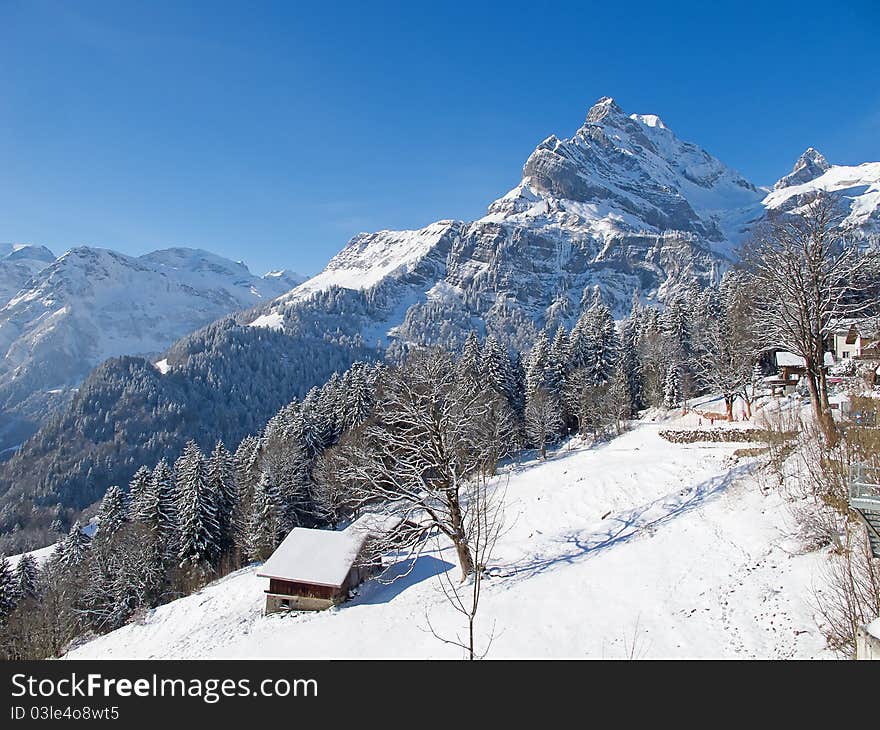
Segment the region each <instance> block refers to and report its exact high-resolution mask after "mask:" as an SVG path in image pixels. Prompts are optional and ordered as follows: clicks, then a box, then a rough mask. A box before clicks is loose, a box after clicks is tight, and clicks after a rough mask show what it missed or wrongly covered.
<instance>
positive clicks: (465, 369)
mask: <svg viewBox="0 0 880 730" xmlns="http://www.w3.org/2000/svg"><path fill="white" fill-rule="evenodd" d="M482 360H483V354H482V352H481V350H480V341H479V340H478V339H477V333H476V332H474V331H473V330H471V331H470V332H469V333H468V336H467V339H466V340H465V341H464V347H463V348H462V351H461V356H460V357H459V358H458V362H457V363H456V368H457V370H458V374H459V377H461V378H464V379H465V380H466V381H467V382H469V383H471V384H472V385H474V386H481V385H482V383H483V362H482Z"/></svg>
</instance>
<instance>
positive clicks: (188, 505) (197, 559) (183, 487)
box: [176, 441, 221, 570]
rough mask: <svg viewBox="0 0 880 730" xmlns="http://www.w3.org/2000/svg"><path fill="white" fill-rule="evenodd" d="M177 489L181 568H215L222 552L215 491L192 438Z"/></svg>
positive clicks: (178, 473)
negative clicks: (209, 482)
mask: <svg viewBox="0 0 880 730" xmlns="http://www.w3.org/2000/svg"><path fill="white" fill-rule="evenodd" d="M178 464H179V467H178V468H177V469H176V471H177V492H178V499H179V503H178V519H179V530H180V532H179V542H178V548H177V557H178V560H179V561H180V567H181V568H187V567H190V568H198V569H202V570H206V569H209V568H213V567H214V565H215V563H216V560H217V558H218V557H219V555H220V543H221V539H220V524H219V523H218V521H217V502H216V495H215V494H214V491H213V490H212V489H211V487H210V486H209V485H208V476H207V469H206V465H205V457H204V455H203V454H202V452H201V450H200V449H199V447H198V446H197V445H196V443H195V441H190V442H189V443H188V444H187V445H186V448H185V449H184V452H183V456H181V458H180V459H179V460H178Z"/></svg>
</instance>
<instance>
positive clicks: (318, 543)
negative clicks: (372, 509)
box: [257, 527, 367, 587]
mask: <svg viewBox="0 0 880 730" xmlns="http://www.w3.org/2000/svg"><path fill="white" fill-rule="evenodd" d="M366 539H367V533H360V532H350V531H348V530H342V531H341V532H337V531H336V530H312V529H310V528H308V527H294V528H293V529H292V530H291V531H290V534H288V536H287V537H285V538H284V540H283V541H282V542H281V544H280V545H279V546H278V547H277V548H276V549H275V552H274V553H272V555H270V556H269V559H268V560H267V561H266V562H265V563H263V565H262V567H261V568H260V569H259V570H258V571H257V575H258V576H260V577H262V578H278V579H280V580H289V581H294V582H297V583H310V584H312V585H319V586H332V587H339V586H341V585H342V584H343V583H345V578H346V576H347V575H348V572H349V571H350V570H351V566H352V565H354V561H355V560H356V559H357V556H358V553H359V552H360V550H361V548H362V547H363V544H364V541H365V540H366Z"/></svg>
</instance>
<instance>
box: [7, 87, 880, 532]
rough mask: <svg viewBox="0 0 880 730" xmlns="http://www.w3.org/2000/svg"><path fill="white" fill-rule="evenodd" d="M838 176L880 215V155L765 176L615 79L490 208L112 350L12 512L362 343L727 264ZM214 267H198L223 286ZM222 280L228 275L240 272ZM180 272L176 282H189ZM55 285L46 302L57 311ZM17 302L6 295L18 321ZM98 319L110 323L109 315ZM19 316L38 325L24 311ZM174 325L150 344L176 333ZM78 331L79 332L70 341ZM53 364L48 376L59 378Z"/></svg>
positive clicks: (434, 332)
mask: <svg viewBox="0 0 880 730" xmlns="http://www.w3.org/2000/svg"><path fill="white" fill-rule="evenodd" d="M820 189H823V190H833V191H836V192H837V193H838V194H840V195H841V197H842V199H843V201H844V203H845V204H846V205H847V206H848V217H847V220H846V225H847V226H849V227H850V229H851V230H852V231H853V232H855V233H857V234H860V235H865V236H875V235H877V234H878V233H880V163H876V162H874V163H865V164H863V165H858V166H853V167H845V166H834V165H830V164H829V163H828V162H827V161H826V160H825V158H824V157H822V155H821V154H819V153H818V152H816V151H815V150H813V149H809V150H807V151H806V152H805V153H804V155H803V156H802V157H801V158H800V159H799V160H798V161H797V163H796V164H795V166H794V168H793V170H792V171H791V173H789V174H788V175H786V176H785V177H783V178H781V179H780V180H779V182H778V183H777V184H776V185H775V186H774V187H773V189H769V188H759V187H758V186H756V185H755V184H753V183H751V182H749V181H748V180H746V179H745V178H743V176H742V175H740V174H739V173H737V172H735V171H734V170H732V169H730V168H729V167H727V166H725V165H724V164H723V163H722V162H720V161H719V160H717V159H716V158H714V157H712V155H710V154H709V153H708V152H706V151H705V150H703V149H701V148H700V147H699V146H697V145H695V144H693V143H690V142H685V141H683V140H680V139H679V138H678V137H676V135H675V134H674V133H673V132H672V131H671V130H670V129H669V128H668V127H667V126H666V125H665V124H664V123H663V121H662V120H661V119H660V118H659V117H657V116H655V115H650V114H627V113H625V112H624V111H623V110H622V109H621V108H620V107H619V106H618V105H617V104H616V103H615V102H614V100H613V99H610V98H607V97H605V98H602V99H600V100H599V101H598V102H597V103H596V104H595V105H594V106H593V107H592V108H591V109H590V110H589V112H588V113H587V116H586V120H585V121H584V123H583V125H582V126H581V127H580V128H579V129H578V130H577V132H576V133H575V134H574V135H573V136H572V137H570V138H568V139H560V138H557V137H556V136H550V137H548V138H547V139H545V140H544V141H543V142H541V143H540V144H539V145H538V146H537V147H536V149H535V150H534V152H533V153H532V154H531V155H530V156H529V158H528V160H527V161H526V163H525V166H524V167H523V174H522V178H521V180H520V181H519V183H518V184H517V185H516V186H515V187H514V188H513V189H512V190H510V191H509V192H508V193H507V194H505V195H503V196H502V197H501V198H499V199H498V200H496V201H494V202H493V203H491V204H490V205H489V207H488V210H487V213H486V215H485V216H483V217H482V218H480V219H478V220H475V221H470V222H461V221H452V220H445V221H439V222H437V223H433V224H431V225H429V226H426V227H425V228H422V229H420V230H415V231H379V232H377V233H370V234H366V233H363V234H359V235H357V236H355V237H354V238H353V239H352V240H351V241H350V242H349V243H348V244H347V245H346V246H345V247H344V248H343V249H342V250H341V251H340V252H339V253H338V254H337V255H336V256H334V257H333V258H332V259H331V261H330V262H329V263H328V265H327V267H326V268H325V269H324V270H323V271H322V272H321V273H319V274H318V275H317V276H315V277H313V278H311V279H309V280H308V281H305V282H304V283H302V284H299V285H298V286H296V287H293V288H291V289H290V291H287V292H286V293H284V294H282V295H281V296H280V297H278V298H277V299H275V300H273V301H271V302H265V303H262V304H260V303H256V300H254V301H251V302H247V303H245V304H244V305H243V306H247V305H248V304H251V305H254V308H253V309H251V310H250V311H246V312H242V313H238V314H235V315H234V316H232V317H227V318H225V319H223V320H221V321H218V322H215V323H213V324H211V325H209V326H207V327H205V328H203V329H201V330H197V331H195V332H193V333H192V334H188V335H186V336H185V337H183V338H182V339H180V340H179V341H177V342H176V343H174V344H173V345H172V346H171V347H169V348H168V349H167V350H166V351H165V352H164V353H163V354H162V356H161V359H158V360H157V359H156V358H151V359H149V360H147V359H140V358H126V359H124V360H110V361H108V362H106V363H104V364H103V365H102V366H101V367H99V368H98V369H97V370H95V371H93V372H92V373H91V374H90V375H89V376H88V377H87V378H86V380H85V383H84V384H83V386H82V388H81V390H80V392H79V393H78V394H77V395H76V396H75V397H73V398H72V400H71V402H70V404H69V405H68V406H67V407H66V408H65V409H64V410H63V411H61V412H59V415H58V416H57V417H55V418H53V419H52V420H51V421H50V422H49V423H47V424H46V425H45V426H44V427H43V428H42V429H41V430H40V431H39V432H38V433H37V434H36V435H35V436H34V437H33V438H32V439H30V440H29V441H28V442H27V443H25V444H24V446H23V447H22V448H21V450H20V451H19V452H18V453H17V454H16V455H15V456H14V457H13V458H12V459H11V460H10V461H9V462H8V463H7V464H6V465H5V466H4V467H3V469H2V470H0V491H6V496H4V497H2V498H0V530H3V529H6V530H9V529H11V526H12V525H13V524H15V522H16V521H17V522H18V523H21V522H22V520H24V521H25V522H27V521H28V520H29V519H35V518H29V517H27V516H26V515H24V512H23V511H22V510H19V509H16V510H14V512H13V511H12V510H11V508H9V507H8V505H10V504H12V503H13V502H14V501H15V500H19V502H21V500H27V499H31V498H33V495H39V499H38V501H39V503H40V504H42V505H54V504H55V503H60V504H61V505H62V506H63V507H64V508H65V509H67V510H75V509H78V508H80V507H83V506H85V505H86V504H89V503H90V502H91V501H93V500H94V499H96V498H97V497H98V496H100V494H101V493H102V492H103V490H104V489H105V488H106V487H107V486H109V484H111V483H117V482H123V481H125V480H127V479H128V477H130V475H131V473H132V472H133V471H134V469H135V468H137V466H139V465H140V464H145V463H149V464H152V463H153V462H155V460H156V459H157V458H159V457H160V456H169V457H171V458H173V457H174V456H175V455H176V453H175V452H176V450H179V449H180V448H181V447H182V445H183V443H184V442H185V441H186V439H188V438H196V439H197V440H198V441H199V442H200V444H201V445H202V446H203V447H205V448H209V447H210V446H211V445H212V443H211V442H212V441H213V440H215V439H216V438H218V437H222V438H223V439H225V440H226V441H227V443H228V444H229V445H233V446H234V444H235V443H237V441H238V440H239V439H241V438H242V437H243V436H244V435H246V434H247V433H250V432H252V431H254V430H257V429H259V428H260V427H261V425H262V424H263V423H264V422H265V420H266V419H267V418H268V417H270V416H271V415H273V414H274V413H275V411H277V409H278V408H280V407H281V406H282V405H285V404H286V403H287V402H289V401H290V400H291V399H292V398H293V397H301V396H302V395H303V394H304V393H305V392H306V391H308V389H309V388H311V387H312V386H313V385H315V384H317V383H320V382H322V381H323V380H324V379H326V378H327V377H328V376H329V375H330V374H331V373H332V372H333V371H334V370H339V369H342V368H345V367H347V366H348V365H349V364H350V363H351V362H352V361H353V360H355V359H365V358H366V359H369V358H381V357H383V356H385V355H386V354H387V353H389V352H392V353H393V352H395V351H400V350H402V349H405V348H407V347H409V346H411V345H426V344H442V345H447V346H454V345H457V344H458V343H460V342H461V341H462V340H463V338H464V337H465V336H466V334H467V332H468V331H470V330H476V331H477V332H479V333H480V334H481V335H485V334H488V333H493V334H495V335H496V336H497V337H498V338H499V339H500V340H501V341H502V342H505V343H506V344H508V345H509V346H511V347H516V348H519V349H527V348H528V347H529V345H530V343H531V342H532V341H533V339H534V338H535V336H536V335H537V333H538V332H539V331H541V330H542V329H546V328H554V327H555V326H556V325H557V324H558V323H565V324H569V325H570V324H571V323H572V321H573V320H574V318H576V316H577V315H578V313H579V310H580V308H581V305H582V302H584V301H585V299H586V300H588V301H589V300H591V299H592V297H593V296H594V293H595V292H596V291H598V292H599V293H600V294H601V296H602V297H603V298H604V299H605V301H606V302H607V303H608V304H609V305H610V306H611V307H612V309H613V310H614V311H615V313H616V314H617V315H618V316H623V315H624V314H626V313H627V312H628V310H629V307H630V303H631V301H632V298H633V295H634V294H637V295H638V296H639V297H640V298H641V299H642V300H643V301H654V302H661V303H662V302H665V301H668V300H669V299H670V298H671V297H674V296H675V295H676V294H677V293H678V292H680V291H682V290H683V289H684V288H686V287H691V286H695V285H696V286H703V285H706V284H707V283H710V282H712V281H714V280H717V278H718V277H720V275H721V274H722V273H723V271H724V269H725V268H727V267H728V266H729V265H730V264H731V263H732V261H733V260H734V259H735V255H736V254H735V252H736V248H737V246H738V245H739V244H741V243H742V242H743V241H744V240H745V238H746V237H747V236H748V235H749V232H750V231H751V230H752V228H753V227H754V226H755V225H756V224H757V223H758V222H760V221H762V220H764V219H765V217H766V215H767V213H768V211H790V210H795V209H797V208H798V207H799V206H800V205H803V203H804V202H805V201H806V200H807V199H808V197H809V195H810V194H811V193H814V192H815V191H816V190H820ZM90 255H91V254H90ZM86 258H89V257H86ZM166 258H167V252H166V253H164V254H162V255H159V259H160V261H152V260H149V257H142V259H134V260H132V261H133V262H134V263H133V264H132V265H133V266H136V267H140V268H143V269H146V270H147V272H145V274H144V275H145V276H147V277H148V278H149V280H150V281H153V279H152V278H150V277H153V276H154V273H155V272H153V267H160V268H161V270H162V271H165V269H164V268H162V267H163V266H165V265H166V264H167V261H166V260H165V259H166ZM143 259H146V260H143ZM98 261H100V262H101V263H98ZM84 265H86V264H84ZM89 265H91V264H89ZM167 265H170V266H171V267H172V268H174V265H173V264H167ZM94 266H95V267H97V268H98V269H99V270H101V271H104V272H106V276H107V277H108V278H110V279H116V278H118V277H122V276H125V275H128V272H129V267H128V266H122V265H121V264H120V266H121V269H120V270H118V271H117V269H116V268H115V267H116V266H117V264H116V263H111V262H110V261H104V259H103V258H102V257H98V258H97V259H95V263H94ZM183 268H184V269H186V267H183ZM221 268H222V267H221ZM224 271H225V270H224ZM123 272H126V273H123ZM190 275H191V272H188V273H187V276H190ZM233 278H235V277H234V276H233ZM209 279H210V277H209V278H208V279H205V280H200V281H202V282H203V283H204V284H205V285H206V286H208V287H214V286H216V282H213V283H211V282H209ZM222 280H223V281H224V282H225V281H226V278H223V279H222ZM75 281H76V282H78V283H77V284H76V286H83V284H82V280H81V279H76V278H75ZM151 286H152V285H151ZM181 286H182V287H184V285H181ZM185 286H193V284H192V282H191V281H187V283H186V285H185ZM249 286H250V285H247V286H245V288H249ZM33 289H34V287H33V286H31V288H30V289H29V291H31V290H33ZM156 289H157V290H158V285H156ZM220 289H221V290H222V292H226V293H229V290H228V288H226V284H224V285H223V286H222V287H220ZM125 290H126V287H125V286H122V287H120V296H121V300H116V301H120V302H122V303H121V304H119V305H118V307H114V306H113V305H111V306H110V308H109V309H110V310H114V309H115V310H118V311H114V312H112V313H109V314H105V315H103V316H98V315H95V316H93V317H91V318H87V319H88V321H89V322H90V326H89V330H90V331H91V332H93V333H94V332H96V331H97V332H100V333H101V334H100V336H96V337H97V340H96V343H95V344H94V345H93V346H90V348H89V353H91V354H92V355H93V356H94V357H95V358H99V357H100V356H101V355H102V354H103V355H107V354H113V353H111V352H109V349H108V347H109V345H107V343H109V342H127V341H126V337H127V336H128V335H127V334H126V333H130V332H131V331H132V327H131V326H129V325H130V322H131V320H130V319H129V318H128V316H127V315H126V314H125V312H126V311H127V306H128V305H127V302H128V299H127V298H126V296H125ZM187 291H188V290H187ZM199 291H200V292H202V293H201V294H199V295H198V296H196V295H193V296H194V298H193V302H197V303H199V304H204V307H205V308H204V310H199V311H204V314H205V317H206V318H208V311H207V310H208V309H209V307H208V305H207V304H205V302H209V301H210V302H212V303H213V302H214V300H213V299H212V296H213V295H212V294H209V293H208V292H207V290H206V289H199ZM212 291H213V290H212ZM233 291H238V290H237V289H234V288H233ZM174 292H175V294H174V296H173V297H171V298H172V299H174V300H175V301H183V300H178V299H177V297H178V290H177V289H174ZM215 293H216V292H215ZM278 293H280V292H278ZM180 296H183V294H180ZM34 298H36V299H40V300H45V299H46V295H42V294H35V295H34ZM161 298H162V297H160V299H161ZM267 298H268V297H267ZM220 299H221V300H222V301H223V302H224V303H225V304H224V305H223V306H227V305H228V307H229V308H228V309H227V311H231V310H232V309H234V308H236V307H235V297H234V296H232V294H230V295H229V297H227V296H226V294H221V295H220ZM184 300H186V299H185V297H184ZM17 301H21V302H22V303H23V304H24V303H25V302H27V301H28V300H27V295H25V296H24V297H23V295H21V294H19V295H17V296H16V297H15V299H13V301H12V302H10V305H7V309H8V308H9V307H10V306H12V305H13V304H14V303H15V302H17ZM49 301H50V302H51V303H50V304H47V305H44V306H43V308H42V315H39V314H38V313H37V310H36V309H35V310H34V312H35V314H34V316H33V317H32V318H31V319H29V320H28V321H36V320H37V319H39V316H43V317H46V318H49V317H50V316H51V313H52V312H58V311H59V308H60V307H59V306H58V305H56V304H55V303H54V300H53V299H52V297H51V296H49ZM186 301H189V300H186ZM60 302H61V300H60V299H59V300H58V303H59V304H60ZM16 306H17V305H16ZM217 306H221V305H220V304H219V302H218V303H217ZM239 308H241V307H239ZM135 309H137V311H138V312H139V314H138V317H139V318H140V319H138V321H143V322H151V323H153V324H154V325H155V326H156V327H158V328H159V329H161V330H162V331H163V333H165V334H168V335H169V339H168V341H169V342H170V341H171V340H172V339H173V337H171V334H172V333H171V329H172V327H171V326H170V325H168V324H163V320H162V318H163V317H164V315H162V314H160V311H161V307H159V305H158V304H156V305H155V306H153V305H142V306H138V307H135ZM98 310H100V311H102V312H106V311H108V310H107V309H106V308H105V307H104V306H103V305H102V306H97V307H96V309H95V310H94V311H98ZM4 312H5V310H4ZM2 318H3V313H2V312H0V335H2V333H3V327H4V326H5V325H3V324H2ZM96 320H97V321H98V322H99V323H100V324H97V325H93V324H91V323H94V322H95V321H96ZM177 321H179V322H180V327H181V328H183V331H185V328H187V327H189V328H190V329H193V327H194V326H198V325H193V320H192V319H186V318H185V317H181V318H180V320H177ZM205 321H207V319H206V320H205ZM104 322H106V324H104ZM145 326H146V325H145ZM35 327H37V328H38V326H36V325H35ZM34 331H36V330H34ZM105 332H107V333H112V334H105ZM21 336H23V337H27V336H26V335H25V334H24V330H22V334H21ZM93 336H94V335H93ZM59 339H61V338H60V336H59ZM0 341H4V340H3V339H2V337H0ZM24 342H25V343H27V342H28V340H27V339H25V341H24ZM158 342H159V340H158V339H156V340H151V343H152V344H151V346H150V348H144V349H145V350H146V349H152V350H156V349H160V348H159V346H158ZM126 347H127V345H126ZM72 349H73V346H72V345H71V344H70V342H69V341H67V345H64V346H61V345H59V346H58V347H57V348H56V349H55V350H54V352H58V353H67V352H70V351H71V350H72ZM128 349H129V350H130V349H131V348H128ZM8 357H9V356H8V355H7V358H8ZM84 359H85V358H83V361H84ZM156 362H159V363H160V368H159V369H157V367H156V366H155V363H156ZM41 377H42V380H41V381H40V382H41V386H40V387H43V388H45V387H51V386H52V384H53V383H52V381H51V379H49V378H48V377H46V376H41ZM77 377H81V374H80V373H76V374H74V375H72V376H71V379H72V380H75V379H76V378H77ZM2 383H3V380H2V375H0V393H4V392H6V391H4V390H3V388H4V387H5V386H4V385H3V384H2ZM21 503H22V504H23V503H24V502H21ZM3 505H7V510H6V513H5V514H4V512H3ZM56 511H57V510H56Z"/></svg>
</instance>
